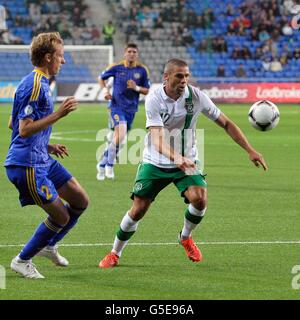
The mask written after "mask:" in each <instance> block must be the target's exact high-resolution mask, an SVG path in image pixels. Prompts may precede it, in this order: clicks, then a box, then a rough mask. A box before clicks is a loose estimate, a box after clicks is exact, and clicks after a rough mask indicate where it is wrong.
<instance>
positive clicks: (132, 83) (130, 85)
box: [127, 80, 136, 90]
mask: <svg viewBox="0 0 300 320" xmlns="http://www.w3.org/2000/svg"><path fill="white" fill-rule="evenodd" d="M135 88H136V83H135V81H133V80H128V81H127V89H133V90H135Z"/></svg>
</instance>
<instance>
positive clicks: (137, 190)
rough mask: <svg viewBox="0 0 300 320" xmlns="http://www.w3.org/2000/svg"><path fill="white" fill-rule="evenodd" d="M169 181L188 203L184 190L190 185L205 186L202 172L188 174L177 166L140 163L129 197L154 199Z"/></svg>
mask: <svg viewBox="0 0 300 320" xmlns="http://www.w3.org/2000/svg"><path fill="white" fill-rule="evenodd" d="M171 182H173V183H174V184H175V186H176V187H177V189H178V190H179V192H180V194H181V196H182V197H183V198H184V199H185V202H186V203H189V201H188V199H186V197H185V196H184V192H185V191H186V190H187V188H189V187H191V186H199V187H202V188H206V187H207V183H206V181H205V177H204V176H203V175H202V174H200V173H199V174H197V175H192V176H188V175H186V174H185V173H184V172H183V171H182V170H180V169H179V168H174V169H173V168H172V169H162V168H159V167H156V166H154V165H153V164H150V163H141V164H140V165H139V167H138V171H137V174H136V178H135V183H134V187H133V190H132V195H131V199H133V197H134V195H137V196H138V197H141V198H148V199H151V200H152V201H154V199H155V197H156V196H157V195H158V193H159V192H160V191H161V190H162V189H164V188H165V187H166V186H167V185H169V184H170V183H171Z"/></svg>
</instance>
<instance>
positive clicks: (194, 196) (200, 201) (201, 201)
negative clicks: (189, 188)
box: [187, 190, 207, 210]
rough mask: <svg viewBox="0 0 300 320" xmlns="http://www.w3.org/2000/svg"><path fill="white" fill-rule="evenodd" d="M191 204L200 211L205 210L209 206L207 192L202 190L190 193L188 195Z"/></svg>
mask: <svg viewBox="0 0 300 320" xmlns="http://www.w3.org/2000/svg"><path fill="white" fill-rule="evenodd" d="M187 198H188V200H189V202H190V203H191V204H192V205H193V206H194V207H195V208H196V209H198V210H203V209H204V208H206V205H207V197H206V192H202V190H199V191H195V192H190V193H189V194H188V195H187Z"/></svg>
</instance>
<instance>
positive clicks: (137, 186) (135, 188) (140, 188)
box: [134, 182, 143, 191]
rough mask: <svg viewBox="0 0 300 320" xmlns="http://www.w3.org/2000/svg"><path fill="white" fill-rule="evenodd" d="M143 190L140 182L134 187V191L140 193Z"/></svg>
mask: <svg viewBox="0 0 300 320" xmlns="http://www.w3.org/2000/svg"><path fill="white" fill-rule="evenodd" d="M142 189H143V184H142V183H141V182H137V183H136V184H135V186H134V191H140V190H142Z"/></svg>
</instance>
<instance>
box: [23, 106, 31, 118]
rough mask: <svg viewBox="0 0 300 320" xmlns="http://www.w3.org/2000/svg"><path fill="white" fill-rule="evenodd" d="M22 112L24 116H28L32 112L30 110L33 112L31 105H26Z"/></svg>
mask: <svg viewBox="0 0 300 320" xmlns="http://www.w3.org/2000/svg"><path fill="white" fill-rule="evenodd" d="M24 112H25V114H26V116H29V115H30V114H32V112H33V108H32V106H31V105H27V106H26V107H25V109H24Z"/></svg>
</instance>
